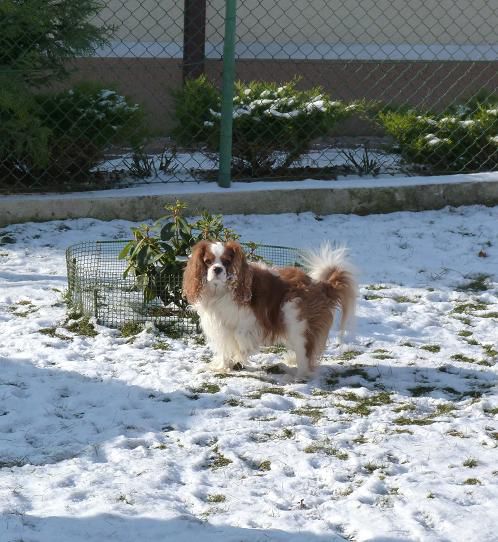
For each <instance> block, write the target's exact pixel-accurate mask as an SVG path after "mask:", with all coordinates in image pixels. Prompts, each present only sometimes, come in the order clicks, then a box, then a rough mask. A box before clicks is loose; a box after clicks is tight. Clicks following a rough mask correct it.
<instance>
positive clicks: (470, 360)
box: [451, 354, 477, 363]
mask: <svg viewBox="0 0 498 542" xmlns="http://www.w3.org/2000/svg"><path fill="white" fill-rule="evenodd" d="M451 359H452V360H453V361H463V362H465V363H477V360H476V359H475V358H469V357H468V356H464V355H463V354H453V355H452V356H451Z"/></svg>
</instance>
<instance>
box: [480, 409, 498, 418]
mask: <svg viewBox="0 0 498 542" xmlns="http://www.w3.org/2000/svg"><path fill="white" fill-rule="evenodd" d="M483 411H484V412H485V413H486V414H491V415H492V416H496V415H497V414H498V407H491V408H484V409H483Z"/></svg>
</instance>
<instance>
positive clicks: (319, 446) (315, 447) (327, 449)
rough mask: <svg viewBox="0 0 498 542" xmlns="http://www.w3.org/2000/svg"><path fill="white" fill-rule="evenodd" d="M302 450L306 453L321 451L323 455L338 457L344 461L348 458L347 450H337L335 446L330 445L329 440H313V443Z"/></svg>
mask: <svg viewBox="0 0 498 542" xmlns="http://www.w3.org/2000/svg"><path fill="white" fill-rule="evenodd" d="M304 452H305V453H307V454H317V453H322V454H325V455H330V456H334V457H337V459H340V460H341V461H346V460H347V459H348V458H349V455H348V453H347V452H345V451H343V450H339V449H338V448H336V447H335V446H332V444H331V443H330V442H329V441H325V442H315V443H313V444H310V445H309V446H306V448H305V449H304Z"/></svg>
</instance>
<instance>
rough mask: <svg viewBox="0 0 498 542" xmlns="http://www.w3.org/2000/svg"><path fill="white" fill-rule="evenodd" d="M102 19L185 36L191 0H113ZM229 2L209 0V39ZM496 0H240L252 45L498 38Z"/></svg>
mask: <svg viewBox="0 0 498 542" xmlns="http://www.w3.org/2000/svg"><path fill="white" fill-rule="evenodd" d="M106 6H107V7H106V8H105V9H104V10H103V11H102V13H101V15H100V19H101V20H104V21H106V22H109V23H111V24H114V25H115V26H116V27H117V34H116V37H117V39H120V40H124V41H131V42H133V41H138V40H143V41H147V42H154V41H159V42H172V41H174V42H178V43H181V42H182V40H183V37H182V29H183V0H126V1H124V2H118V1H117V0H110V1H108V2H107V3H106ZM224 6H225V1H224V0H207V18H208V24H207V39H208V41H210V42H213V43H218V42H219V41H220V36H221V35H222V32H223V15H224V9H225V8H224ZM497 27H498V8H497V6H496V0H493V1H489V0H456V1H449V0H311V1H306V0H240V1H239V2H238V40H239V41H242V42H244V43H251V42H254V41H257V42H261V43H265V44H267V43H271V42H278V43H280V44H285V43H289V42H292V43H295V44H304V43H312V44H317V43H322V42H324V43H336V42H340V43H344V44H355V43H359V44H366V43H373V44H386V43H390V44H397V45H400V44H409V45H410V44H411V45H415V44H434V43H439V44H443V45H448V44H456V45H465V44H474V45H483V44H484V45H485V44H495V43H496V28H497Z"/></svg>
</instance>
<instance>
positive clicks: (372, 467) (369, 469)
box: [363, 461, 384, 474]
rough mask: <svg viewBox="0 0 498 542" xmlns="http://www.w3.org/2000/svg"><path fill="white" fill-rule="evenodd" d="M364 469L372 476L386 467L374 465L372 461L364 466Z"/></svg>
mask: <svg viewBox="0 0 498 542" xmlns="http://www.w3.org/2000/svg"><path fill="white" fill-rule="evenodd" d="M363 468H364V469H365V470H366V471H367V472H368V473H370V474H372V473H374V472H375V471H376V470H379V469H383V468H384V465H378V464H377V463H373V462H372V461H369V462H368V463H365V465H363Z"/></svg>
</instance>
